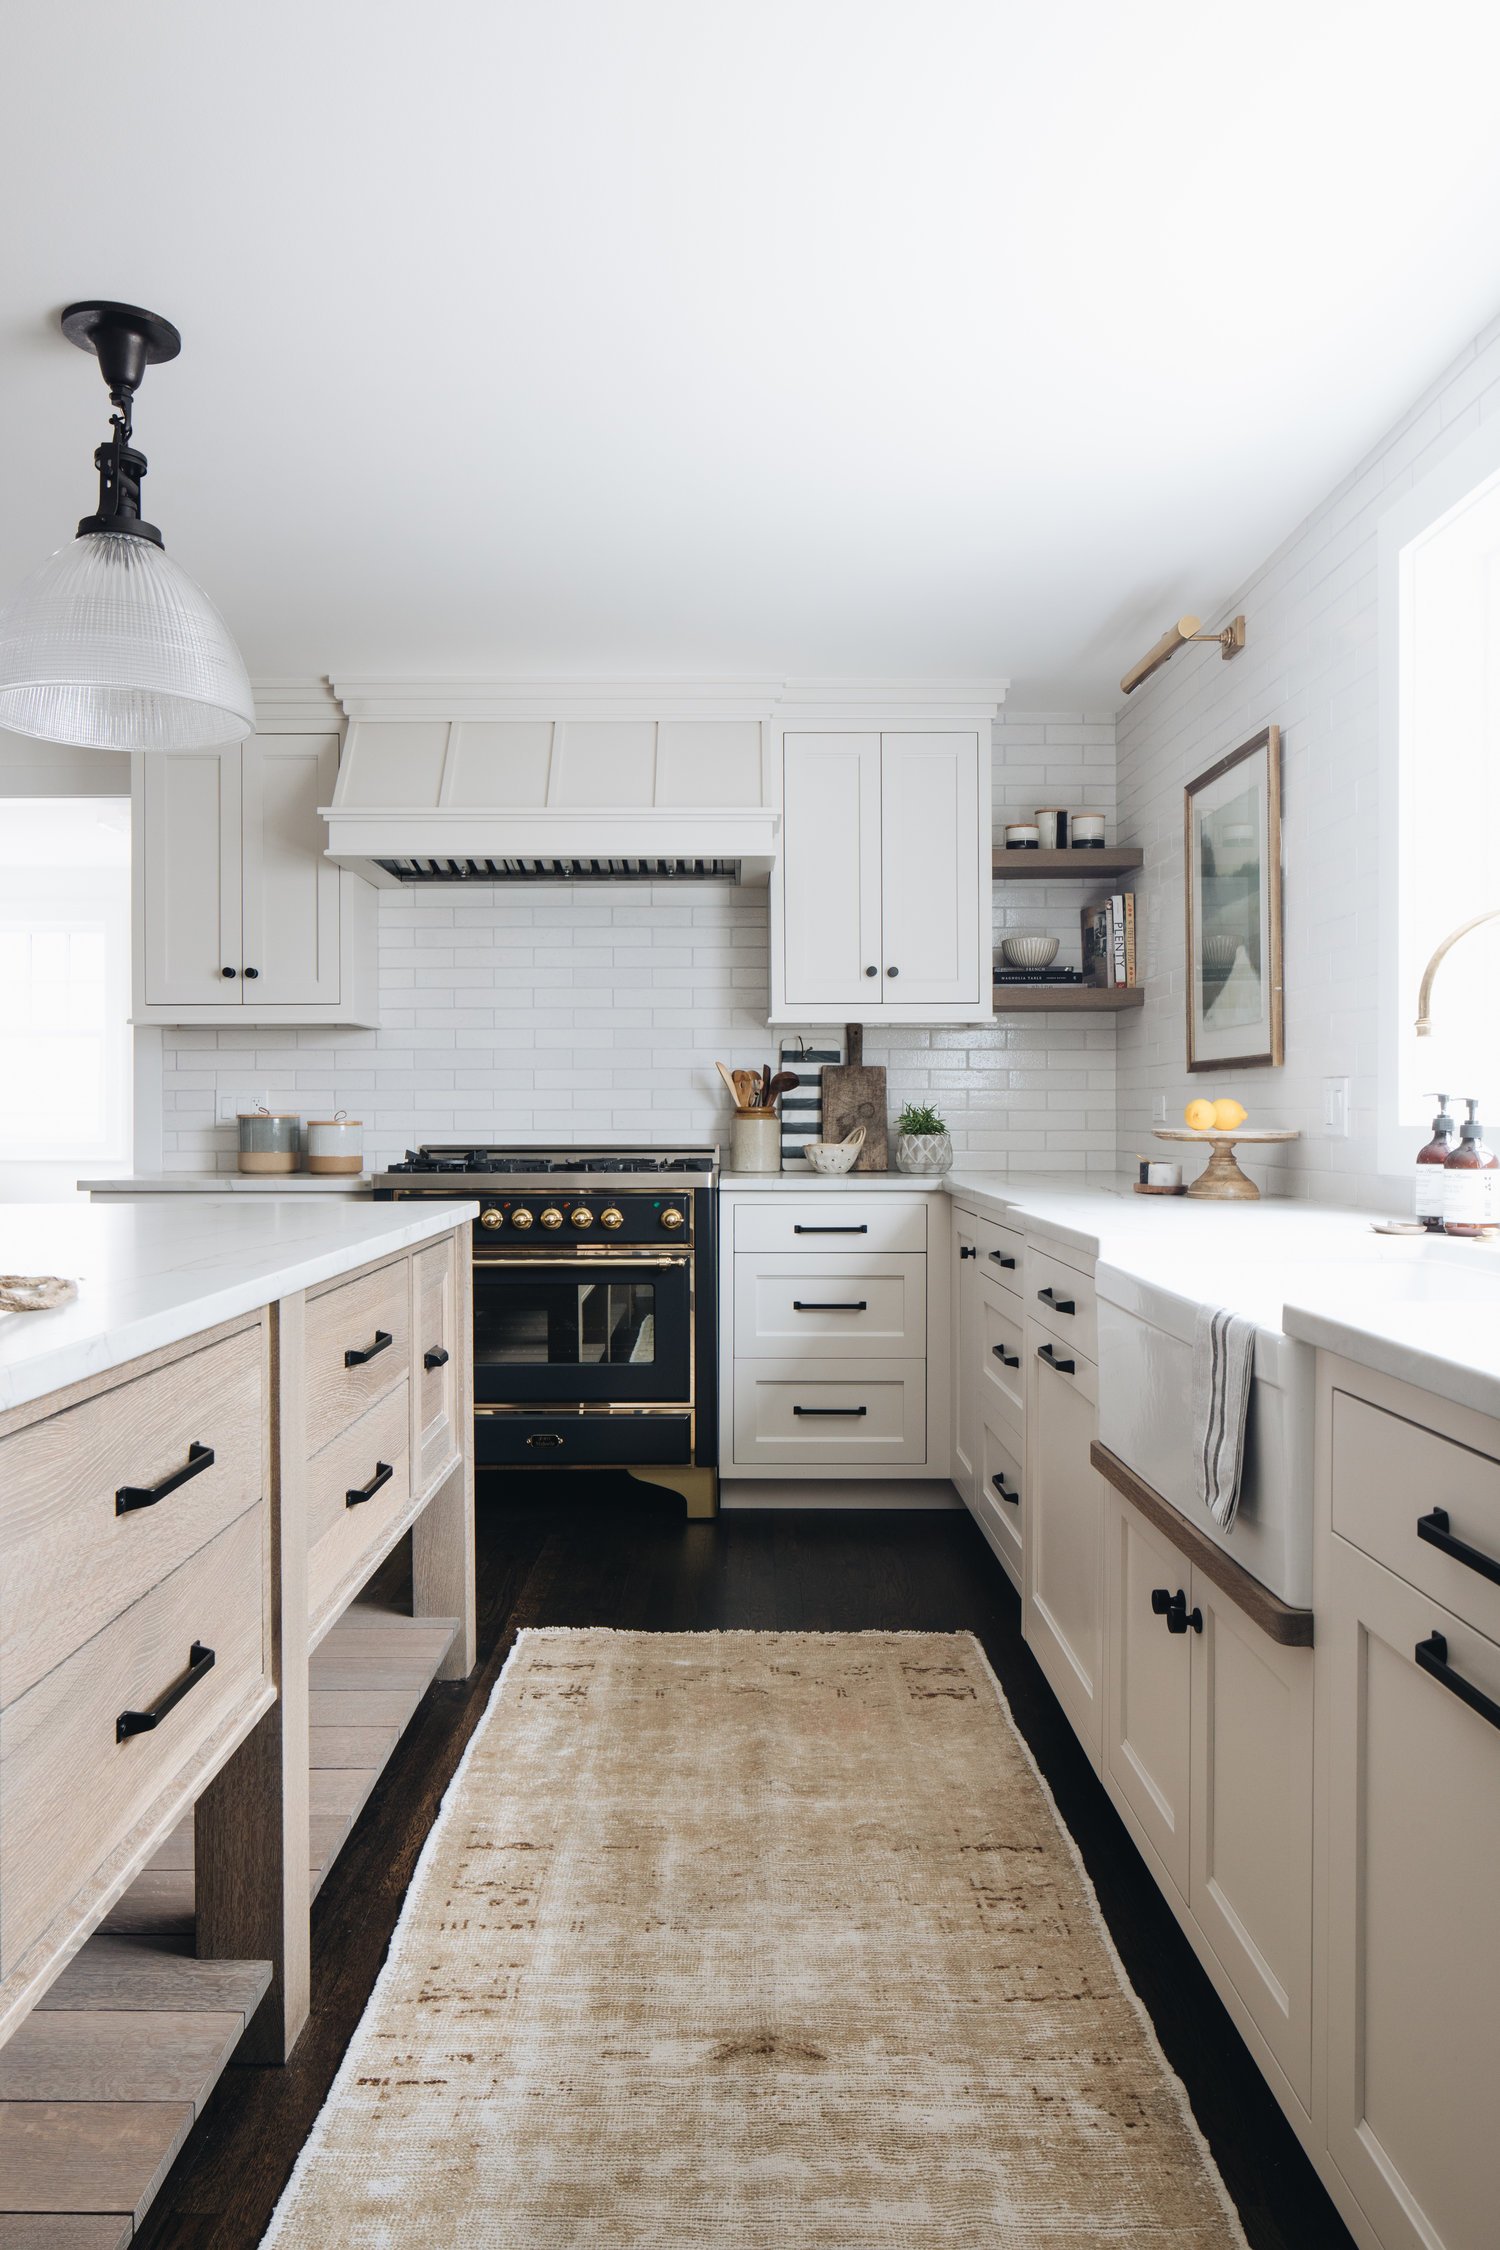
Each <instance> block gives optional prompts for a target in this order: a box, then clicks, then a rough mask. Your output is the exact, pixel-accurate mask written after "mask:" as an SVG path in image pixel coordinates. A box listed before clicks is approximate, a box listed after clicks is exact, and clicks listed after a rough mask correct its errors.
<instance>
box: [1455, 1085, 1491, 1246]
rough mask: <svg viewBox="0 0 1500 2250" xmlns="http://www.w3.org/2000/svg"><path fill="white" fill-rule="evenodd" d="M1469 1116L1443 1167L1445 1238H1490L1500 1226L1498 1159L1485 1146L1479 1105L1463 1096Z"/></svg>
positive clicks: (1461, 1127) (1460, 1128) (1460, 1129)
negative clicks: (1449, 1236)
mask: <svg viewBox="0 0 1500 2250" xmlns="http://www.w3.org/2000/svg"><path fill="white" fill-rule="evenodd" d="M1464 1100H1465V1102H1466V1104H1467V1107H1468V1112H1469V1114H1468V1116H1467V1117H1466V1118H1465V1120H1464V1122H1463V1124H1462V1125H1461V1126H1460V1127H1459V1133H1458V1146H1457V1148H1456V1149H1455V1150H1454V1151H1453V1154H1452V1155H1451V1156H1450V1157H1449V1159H1448V1161H1447V1163H1446V1164H1445V1165H1444V1166H1443V1232H1444V1234H1462V1235H1486V1234H1493V1233H1494V1231H1495V1229H1496V1227H1497V1226H1500V1197H1497V1195H1496V1192H1495V1190H1496V1187H1497V1186H1500V1157H1497V1156H1496V1155H1495V1153H1494V1151H1493V1149H1488V1148H1486V1147H1485V1145H1484V1127H1483V1126H1482V1125H1481V1124H1480V1122H1479V1104H1478V1102H1471V1101H1469V1099H1468V1096H1467V1095H1465V1097H1464Z"/></svg>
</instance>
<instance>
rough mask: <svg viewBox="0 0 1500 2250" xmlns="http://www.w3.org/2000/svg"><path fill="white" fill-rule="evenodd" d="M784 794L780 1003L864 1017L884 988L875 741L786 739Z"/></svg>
mask: <svg viewBox="0 0 1500 2250" xmlns="http://www.w3.org/2000/svg"><path fill="white" fill-rule="evenodd" d="M783 788H784V796H783V809H782V824H783V837H782V859H781V885H782V934H783V946H784V969H783V983H784V1004H785V1006H786V1008H787V1009H788V1010H789V1011H791V1012H795V1011H796V1010H797V1009H798V1008H799V1007H805V1008H810V1009H819V1008H822V1009H828V1008H836V1009H837V1010H839V1011H841V1012H842V1011H844V1010H847V1011H848V1012H849V1014H850V1016H851V1017H856V1016H861V1015H863V1016H868V1015H869V1013H870V1012H871V1010H872V1008H874V1007H875V1006H876V1005H877V1004H878V1003H879V1002H880V1000H881V999H882V998H883V997H884V981H885V980H884V977H883V974H882V962H881V953H880V737H879V735H878V734H852V733H851V734H834V733H827V734H823V733H819V734H789V735H787V737H786V740H785V763H784V782H783ZM871 972H873V973H871Z"/></svg>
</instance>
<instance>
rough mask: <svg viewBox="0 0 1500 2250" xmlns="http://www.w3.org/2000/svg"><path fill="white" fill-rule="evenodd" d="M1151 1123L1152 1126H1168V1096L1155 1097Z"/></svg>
mask: <svg viewBox="0 0 1500 2250" xmlns="http://www.w3.org/2000/svg"><path fill="white" fill-rule="evenodd" d="M1151 1122H1152V1124H1153V1125H1165V1124H1166V1122H1167V1097H1166V1095H1165V1094H1157V1095H1156V1096H1155V1098H1154V1099H1153V1101H1152V1104H1151Z"/></svg>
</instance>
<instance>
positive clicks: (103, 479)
mask: <svg viewBox="0 0 1500 2250" xmlns="http://www.w3.org/2000/svg"><path fill="white" fill-rule="evenodd" d="M62 332H63V334H64V335H65V336H66V337H67V339H68V342H69V343H70V344H76V345H77V346H78V349H79V350H80V351H82V352H92V353H93V354H94V357H95V358H96V359H97V360H98V362H99V372H100V374H101V375H102V376H103V377H104V382H105V387H106V389H107V390H108V392H109V398H110V404H111V405H112V406H113V408H114V413H113V414H112V415H111V416H110V422H111V424H112V425H113V428H114V433H115V434H114V436H113V437H112V438H108V439H106V441H105V442H104V444H103V445H101V446H100V447H99V448H98V450H97V452H96V453H95V455H94V467H95V468H96V469H97V470H98V471H99V511H98V513H97V515H92V516H84V517H83V518H82V520H81V522H80V523H79V526H78V536H79V538H80V539H83V538H86V537H87V536H88V534H89V533H90V532H95V531H119V532H123V533H125V534H126V535H127V537H130V538H133V539H149V540H151V541H152V543H153V545H155V546H158V547H159V546H160V545H161V543H162V537H161V533H160V532H159V531H158V530H157V528H156V526H155V524H154V523H143V522H142V520H141V479H142V477H143V476H144V475H145V474H146V456H145V454H144V453H138V452H136V450H135V448H134V447H133V446H132V445H131V442H130V440H131V436H132V434H133V408H134V404H135V394H136V392H137V391H138V390H139V389H140V387H141V378H142V377H143V376H144V374H145V372H146V369H147V368H148V367H157V366H159V365H160V364H161V362H162V361H163V360H164V359H175V358H176V357H177V354H178V353H179V352H180V351H181V349H182V338H181V336H180V335H179V334H178V333H177V330H176V329H175V328H174V327H173V326H172V323H171V322H170V320H163V319H162V317H161V314H160V313H153V312H146V311H145V310H144V309H143V308H142V307H141V306H140V305H120V304H115V303H114V302H113V301H112V300H111V299H109V298H107V297H87V298H84V299H83V300H82V301H81V302H80V303H78V304H76V305H65V306H64V308H63V316H62Z"/></svg>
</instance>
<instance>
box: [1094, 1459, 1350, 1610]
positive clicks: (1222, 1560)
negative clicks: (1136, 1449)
mask: <svg viewBox="0 0 1500 2250" xmlns="http://www.w3.org/2000/svg"><path fill="white" fill-rule="evenodd" d="M1089 1458H1090V1460H1091V1461H1092V1462H1093V1464H1094V1467H1095V1468H1096V1469H1097V1470H1098V1472H1099V1474H1100V1476H1101V1477H1103V1478H1104V1480H1105V1482H1106V1484H1112V1485H1113V1486H1114V1488H1115V1490H1116V1492H1122V1493H1123V1494H1124V1495H1125V1498H1126V1499H1127V1500H1128V1501H1129V1502H1130V1503H1131V1505H1132V1507H1136V1508H1139V1510H1140V1512H1141V1514H1142V1515H1143V1516H1145V1517H1146V1518H1147V1520H1148V1521H1149V1522H1151V1523H1154V1524H1155V1525H1156V1528H1157V1530H1158V1531H1161V1532H1164V1533H1165V1535H1166V1537H1167V1538H1168V1539H1170V1540H1171V1541H1172V1543H1173V1545H1174V1546H1175V1547H1177V1548H1178V1549H1180V1551H1181V1552H1182V1553H1183V1554H1184V1555H1186V1557H1187V1559H1188V1561H1189V1562H1190V1563H1191V1564H1192V1566H1193V1568H1194V1569H1195V1570H1201V1571H1202V1573H1203V1575H1204V1577H1205V1578H1207V1579H1209V1580H1211V1581H1212V1583H1213V1584H1214V1585H1215V1586H1217V1587H1218V1589H1219V1591H1220V1593H1221V1594H1224V1595H1226V1596H1227V1597H1228V1599H1229V1600H1230V1601H1232V1602H1233V1603H1234V1605H1235V1607H1236V1609H1242V1610H1243V1611H1244V1613H1245V1615H1246V1616H1247V1617H1248V1618H1249V1619H1250V1621H1251V1623H1252V1624H1255V1625H1258V1626H1259V1627H1260V1630H1261V1631H1262V1632H1263V1633H1264V1634H1265V1635H1266V1636H1267V1638H1268V1639H1270V1640H1273V1641H1279V1642H1280V1643H1281V1645H1282V1646H1283V1647H1284V1648H1311V1647H1312V1645H1313V1613H1312V1611H1311V1610H1310V1609H1294V1608H1292V1606H1291V1604H1290V1603H1289V1602H1284V1601H1283V1600H1282V1599H1281V1597H1280V1595H1278V1594H1273V1593H1272V1592H1271V1590H1270V1588H1269V1587H1268V1586H1263V1585H1262V1584H1261V1582H1260V1580H1259V1579H1258V1578H1252V1577H1251V1575H1250V1573H1249V1571H1248V1570H1245V1569H1243V1568H1242V1567H1241V1565H1240V1564H1239V1563H1237V1562H1233V1561H1231V1560H1230V1558H1229V1556H1228V1555H1226V1554H1225V1552H1224V1550H1223V1548H1222V1547H1216V1546H1215V1545H1214V1542H1213V1541H1212V1540H1211V1539H1210V1538H1209V1537H1208V1536H1207V1534H1206V1533H1205V1532H1202V1531H1200V1530H1199V1529H1198V1528H1197V1526H1196V1525H1195V1524H1192V1523H1190V1522H1189V1521H1188V1519H1187V1517H1186V1516H1185V1515H1183V1514H1182V1512H1181V1510H1180V1509H1177V1508H1174V1507H1173V1506H1172V1503H1171V1501H1170V1500H1164V1499H1163V1498H1162V1496H1161V1494H1160V1493H1159V1492H1157V1491H1156V1490H1155V1489H1154V1488H1153V1487H1152V1486H1151V1485H1149V1484H1144V1483H1143V1482H1142V1481H1141V1479H1140V1478H1139V1477H1138V1476H1137V1475H1136V1474H1135V1471H1134V1470H1133V1469H1128V1468H1127V1467H1126V1466H1125V1463H1124V1462H1123V1461H1122V1460H1121V1459H1120V1457H1119V1455H1118V1454H1116V1453H1111V1451H1110V1449H1109V1447H1108V1446H1107V1445H1101V1444H1100V1443H1099V1440H1098V1439H1097V1438H1095V1440H1094V1442H1093V1444H1092V1446H1091V1447H1090V1449H1089Z"/></svg>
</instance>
